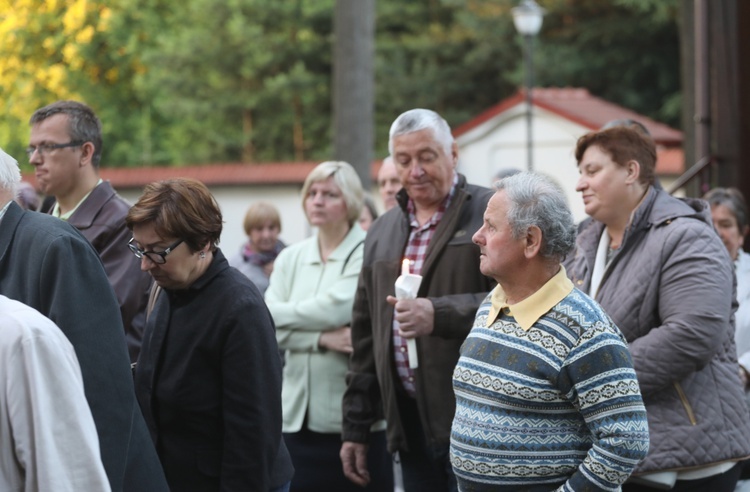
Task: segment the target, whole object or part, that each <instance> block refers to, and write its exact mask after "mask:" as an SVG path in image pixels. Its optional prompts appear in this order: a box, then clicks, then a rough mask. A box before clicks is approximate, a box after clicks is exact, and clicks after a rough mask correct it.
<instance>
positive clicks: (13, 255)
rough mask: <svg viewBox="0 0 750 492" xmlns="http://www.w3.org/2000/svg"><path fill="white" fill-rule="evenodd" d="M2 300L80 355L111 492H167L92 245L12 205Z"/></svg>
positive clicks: (4, 242) (1, 247)
mask: <svg viewBox="0 0 750 492" xmlns="http://www.w3.org/2000/svg"><path fill="white" fill-rule="evenodd" d="M0 207H1V206H0ZM0 294H3V295H5V296H7V297H10V298H11V299H15V300H17V301H21V302H23V303H24V304H27V305H29V306H31V307H33V308H34V309H36V310H37V311H39V312H40V313H42V314H43V315H45V316H47V317H48V318H50V319H51V320H52V321H54V322H55V324H57V326H59V327H60V330H62V332H63V333H65V336H66V337H68V340H70V343H71V344H72V345H73V348H75V351H76V356H77V357H78V361H79V363H80V365H81V374H82V375H83V385H84V388H85V390H86V399H87V400H88V403H89V407H90V408H91V414H92V415H93V417H94V424H96V431H97V434H98V435H99V446H100V448H101V454H102V462H103V463H104V469H105V471H106V472H107V477H108V478H109V482H110V484H111V485H112V490H113V491H115V492H120V491H133V492H142V491H146V490H147V491H149V492H151V491H153V492H161V491H166V490H168V488H167V482H166V480H165V479H164V473H163V471H162V468H161V465H160V464H159V458H158V457H157V455H156V451H155V449H154V445H153V444H152V443H151V439H150V438H149V435H148V431H147V429H146V424H145V422H144V420H143V416H142V415H141V411H140V409H139V408H138V404H137V403H136V400H135V393H134V391H133V377H132V374H131V372H130V361H129V360H128V354H127V350H126V346H125V337H124V335H123V329H122V320H121V319H120V310H119V309H118V307H117V300H116V299H115V295H114V293H113V291H112V287H110V285H109V282H108V281H107V276H106V275H105V273H104V268H103V267H102V262H101V260H100V259H99V256H98V255H97V254H96V251H95V250H94V248H92V247H91V244H89V242H88V241H86V239H84V237H83V236H82V235H81V234H80V233H79V232H78V231H77V230H76V229H75V228H73V227H72V226H71V225H69V224H67V223H65V222H63V221H62V220H59V219H56V218H54V217H51V216H49V215H44V214H41V213H38V212H28V211H24V210H21V208H20V207H19V206H18V205H16V204H15V203H13V202H11V204H10V205H9V206H8V210H7V212H6V213H5V216H4V217H3V218H2V221H0Z"/></svg>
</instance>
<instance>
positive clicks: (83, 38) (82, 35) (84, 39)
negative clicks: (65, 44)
mask: <svg viewBox="0 0 750 492" xmlns="http://www.w3.org/2000/svg"><path fill="white" fill-rule="evenodd" d="M93 37H94V28H93V27H92V26H86V27H84V28H83V29H81V30H80V31H78V34H76V41H77V42H78V43H80V44H88V43H90V42H91V39H92V38H93Z"/></svg>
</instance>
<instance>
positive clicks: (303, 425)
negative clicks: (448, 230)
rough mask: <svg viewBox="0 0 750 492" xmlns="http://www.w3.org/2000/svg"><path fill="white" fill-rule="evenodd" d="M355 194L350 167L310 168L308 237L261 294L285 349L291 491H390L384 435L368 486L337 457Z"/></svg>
mask: <svg viewBox="0 0 750 492" xmlns="http://www.w3.org/2000/svg"><path fill="white" fill-rule="evenodd" d="M363 196H364V191H363V189H362V184H361V182H360V180H359V177H358V176H357V173H356V171H355V170H354V168H353V167H352V166H351V165H350V164H347V163H346V162H333V161H329V162H323V163H321V164H319V165H318V166H317V167H315V169H313V170H312V171H311V172H310V174H309V175H308V176H307V178H306V179H305V183H304V185H303V186H302V209H303V210H304V212H305V215H306V216H307V220H308V222H309V223H310V225H311V226H312V227H314V228H316V233H315V234H314V235H313V236H312V237H310V238H308V239H305V240H304V241H301V242H299V243H297V244H293V245H291V246H288V247H286V248H285V249H284V250H283V251H281V253H279V256H278V257H277V258H276V262H275V263H274V269H273V273H271V282H270V284H269V286H268V290H266V302H267V303H268V309H269V310H270V311H271V314H272V315H273V319H274V322H275V323H276V338H277V340H278V342H279V347H280V348H281V349H282V350H285V351H286V365H285V366H284V386H283V390H282V400H283V409H284V440H285V441H286V444H287V447H288V448H289V452H290V453H291V455H292V460H293V461H294V467H295V469H296V473H295V476H294V480H293V482H292V487H291V490H292V491H310V492H317V491H321V490H335V491H337V492H343V491H348V490H357V491H361V490H373V491H381V490H389V489H390V490H393V483H392V479H391V477H392V472H391V470H392V464H391V460H390V456H389V455H388V453H387V451H386V449H385V433H384V432H374V433H373V437H372V439H371V441H370V453H369V455H370V456H371V457H372V460H371V462H370V470H371V471H372V473H371V475H372V477H373V480H372V482H371V483H370V485H369V487H368V488H366V489H363V488H361V487H359V486H357V485H354V484H353V483H352V482H350V481H349V480H348V479H347V478H346V477H345V476H344V473H343V470H342V468H341V461H340V459H339V450H340V449H341V401H342V397H343V395H344V390H345V389H346V371H347V368H348V361H349V354H350V353H351V352H352V339H351V333H350V328H349V324H350V323H351V316H352V304H353V303H354V291H355V290H356V286H357V279H358V278H359V271H360V270H361V268H362V255H363V250H364V244H363V243H364V239H365V232H364V231H363V230H362V229H361V228H360V226H359V225H358V223H357V221H358V219H359V216H360V212H361V210H362V198H363ZM381 423H382V422H381ZM376 425H377V424H376ZM383 428H384V426H383V427H381V428H380V429H379V430H381V431H382V429H383Z"/></svg>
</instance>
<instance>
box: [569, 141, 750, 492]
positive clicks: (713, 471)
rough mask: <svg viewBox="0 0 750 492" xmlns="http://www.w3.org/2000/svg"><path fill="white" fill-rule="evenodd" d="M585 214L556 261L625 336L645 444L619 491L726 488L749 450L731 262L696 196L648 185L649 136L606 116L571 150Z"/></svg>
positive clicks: (651, 164)
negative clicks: (608, 124)
mask: <svg viewBox="0 0 750 492" xmlns="http://www.w3.org/2000/svg"><path fill="white" fill-rule="evenodd" d="M575 156H576V160H577V161H578V170H579V172H580V175H581V177H580V179H579V180H578V184H577V186H576V190H577V191H579V192H580V193H581V196H582V198H583V203H584V206H585V210H586V213H587V214H588V215H589V216H590V218H589V219H587V220H586V221H585V222H584V223H583V224H582V225H581V226H579V233H578V237H577V240H576V249H575V254H574V255H573V256H572V257H571V258H569V261H567V262H566V269H567V271H568V275H569V276H570V278H571V279H572V280H573V282H574V284H575V285H576V286H577V287H578V288H579V289H581V290H583V291H584V292H586V293H588V294H589V295H590V296H591V297H593V298H595V299H596V301H598V302H599V304H601V306H602V307H603V308H604V310H605V311H606V312H607V314H609V315H610V317H611V318H612V320H613V321H614V322H615V324H616V325H617V326H618V327H619V328H620V330H621V331H622V333H623V335H625V338H626V339H627V341H628V344H629V348H630V351H631V353H632V356H633V366H634V368H635V370H636V373H637V375H638V383H639V385H640V388H641V393H642V395H643V402H644V404H645V405H646V413H647V415H648V424H649V435H650V440H651V443H650V449H649V452H648V455H647V456H646V458H645V459H644V460H643V461H642V462H641V463H640V464H639V465H638V466H637V467H636V469H635V472H634V474H633V476H632V477H631V478H630V479H629V481H628V482H627V483H626V484H625V485H624V486H623V491H625V492H634V491H652V490H666V489H668V490H675V491H688V490H690V491H698V490H710V491H712V492H730V491H732V490H734V487H735V484H736V482H737V478H738V477H739V474H740V465H739V464H738V462H739V461H740V460H743V459H745V458H746V457H747V456H748V455H750V422H749V421H748V418H747V408H746V406H745V401H744V395H743V394H742V390H741V386H740V381H739V376H738V374H739V367H738V365H737V354H736V352H735V347H734V322H733V306H732V299H733V297H734V295H733V271H732V263H731V261H730V259H729V256H728V255H727V252H726V249H725V248H724V246H723V245H722V243H721V240H720V239H719V237H718V236H717V234H716V232H715V231H714V229H713V225H712V223H711V214H710V211H709V209H708V206H707V204H706V202H704V201H702V200H696V199H689V198H688V199H678V198H675V197H672V196H670V195H669V194H667V193H666V192H665V191H664V190H663V189H661V188H657V187H655V186H654V172H655V167H656V148H655V145H654V141H653V140H652V139H651V138H650V137H648V136H645V135H643V134H642V133H640V132H639V131H637V130H633V129H631V128H627V127H622V126H619V127H613V128H609V129H606V130H601V131H598V132H593V133H589V134H586V135H584V136H582V137H581V138H580V139H579V140H578V144H577V146H576V151H575Z"/></svg>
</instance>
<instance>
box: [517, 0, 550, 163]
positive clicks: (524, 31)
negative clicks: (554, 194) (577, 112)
mask: <svg viewBox="0 0 750 492" xmlns="http://www.w3.org/2000/svg"><path fill="white" fill-rule="evenodd" d="M544 12H545V11H544V9H543V8H542V7H540V6H539V5H538V4H537V3H536V2H535V1H534V0H522V2H521V3H520V5H519V6H518V7H514V8H513V9H512V10H511V13H512V14H513V24H515V26H516V31H518V33H519V34H521V35H522V36H523V37H524V39H525V41H526V43H525V50H524V67H525V69H526V158H527V167H528V170H529V171H533V170H534V158H533V154H532V147H533V144H534V139H533V135H532V128H531V126H532V121H531V109H532V108H531V90H532V88H533V87H534V64H533V63H532V57H531V53H532V48H533V39H534V36H536V35H537V34H539V30H540V29H541V28H542V18H543V17H544Z"/></svg>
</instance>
